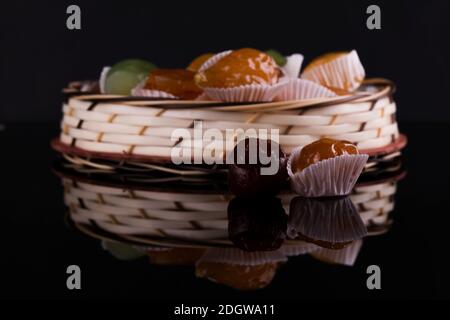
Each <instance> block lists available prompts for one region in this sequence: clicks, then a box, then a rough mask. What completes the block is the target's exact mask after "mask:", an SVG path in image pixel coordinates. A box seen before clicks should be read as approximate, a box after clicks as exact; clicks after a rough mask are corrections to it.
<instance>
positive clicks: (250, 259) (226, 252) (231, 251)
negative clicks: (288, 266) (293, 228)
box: [198, 248, 287, 266]
mask: <svg viewBox="0 0 450 320" xmlns="http://www.w3.org/2000/svg"><path fill="white" fill-rule="evenodd" d="M285 261H287V256H286V255H284V254H282V253H281V252H280V250H276V251H255V252H247V251H243V250H240V249H237V248H210V249H208V250H207V251H206V253H205V254H204V255H203V256H202V257H201V258H200V260H198V262H215V263H227V264H234V265H243V266H257V265H262V264H266V263H271V262H285Z"/></svg>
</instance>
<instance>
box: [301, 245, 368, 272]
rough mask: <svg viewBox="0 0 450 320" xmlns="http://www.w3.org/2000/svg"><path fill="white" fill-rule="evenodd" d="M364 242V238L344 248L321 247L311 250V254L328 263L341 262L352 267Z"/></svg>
mask: <svg viewBox="0 0 450 320" xmlns="http://www.w3.org/2000/svg"><path fill="white" fill-rule="evenodd" d="M362 244H363V241H362V240H357V241H355V242H353V243H351V244H350V245H348V246H347V247H345V248H344V249H340V250H332V249H325V248H321V249H319V250H316V251H313V252H311V253H310V255H311V256H312V257H314V258H315V259H317V260H320V261H323V262H326V263H332V264H341V265H344V266H349V267H351V266H353V265H354V264H355V261H356V258H358V254H359V252H360V250H361V247H362Z"/></svg>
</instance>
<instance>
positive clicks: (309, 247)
mask: <svg viewBox="0 0 450 320" xmlns="http://www.w3.org/2000/svg"><path fill="white" fill-rule="evenodd" d="M320 248H321V247H319V246H318V245H316V244H314V243H310V242H306V241H299V242H298V244H293V245H283V246H282V247H281V248H280V249H279V251H280V252H282V253H283V254H285V255H286V256H288V257H295V256H300V255H304V254H307V253H310V252H313V251H316V250H319V249H320Z"/></svg>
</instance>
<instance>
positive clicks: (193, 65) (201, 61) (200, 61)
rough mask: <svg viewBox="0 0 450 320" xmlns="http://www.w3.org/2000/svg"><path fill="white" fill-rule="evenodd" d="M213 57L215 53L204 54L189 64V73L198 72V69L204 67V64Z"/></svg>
mask: <svg viewBox="0 0 450 320" xmlns="http://www.w3.org/2000/svg"><path fill="white" fill-rule="evenodd" d="M213 55H214V53H205V54H202V55H201V56H199V57H197V58H195V59H194V60H192V62H191V63H190V64H189V66H188V67H187V68H186V69H187V70H189V71H192V72H197V71H198V69H200V67H201V66H202V64H204V63H205V62H206V60H208V59H209V58H211V57H212V56H213Z"/></svg>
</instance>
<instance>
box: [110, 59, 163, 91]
mask: <svg viewBox="0 0 450 320" xmlns="http://www.w3.org/2000/svg"><path fill="white" fill-rule="evenodd" d="M154 69H156V66H155V65H154V64H153V63H150V62H148V61H145V60H140V59H128V60H123V61H120V62H118V63H116V64H115V65H113V66H112V68H111V69H110V70H109V71H108V74H107V75H106V80H105V92H106V93H108V94H120V95H130V94H131V89H133V88H134V87H135V86H137V85H138V84H139V83H140V82H141V81H142V80H144V79H145V78H146V77H147V76H148V74H149V73H150V72H151V71H152V70H154Z"/></svg>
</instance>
